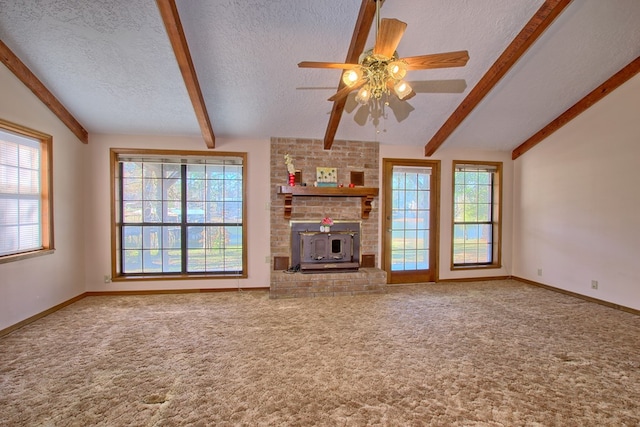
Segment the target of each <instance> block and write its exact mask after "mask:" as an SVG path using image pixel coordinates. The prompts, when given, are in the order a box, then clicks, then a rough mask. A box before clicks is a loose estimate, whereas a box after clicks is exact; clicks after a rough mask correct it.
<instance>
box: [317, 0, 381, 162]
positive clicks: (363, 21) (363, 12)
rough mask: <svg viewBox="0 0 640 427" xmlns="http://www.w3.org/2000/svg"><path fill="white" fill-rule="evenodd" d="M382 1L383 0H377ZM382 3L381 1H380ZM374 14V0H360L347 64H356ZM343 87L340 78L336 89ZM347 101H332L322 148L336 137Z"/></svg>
mask: <svg viewBox="0 0 640 427" xmlns="http://www.w3.org/2000/svg"><path fill="white" fill-rule="evenodd" d="M378 1H380V2H382V1H383V0H378ZM381 4H382V3H381ZM375 15H376V0H362V5H361V6H360V12H359V13H358V19H357V21H356V26H355V28H354V30H353V36H352V37H351V45H350V46H349V51H348V52H347V59H346V60H345V61H344V62H345V63H347V64H357V63H358V59H359V57H360V54H361V53H362V52H363V51H364V47H365V44H366V43H367V38H368V37H369V32H370V31H371V25H372V24H373V19H374V18H375ZM343 87H344V82H343V81H342V78H340V82H339V83H338V91H340V89H342V88H343ZM346 102H347V97H346V96H345V97H343V98H341V99H338V100H336V101H334V103H333V108H332V109H331V116H329V124H328V125H327V131H326V132H325V135H324V149H325V150H329V149H331V146H332V145H333V140H334V138H335V137H336V132H337V131H338V125H339V124H340V119H341V118H342V112H343V111H344V106H345V104H346Z"/></svg>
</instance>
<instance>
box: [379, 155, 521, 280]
mask: <svg viewBox="0 0 640 427" xmlns="http://www.w3.org/2000/svg"><path fill="white" fill-rule="evenodd" d="M384 158H402V159H423V160H424V159H426V157H424V146H423V145H421V146H419V147H413V146H411V147H410V146H397V145H384V144H382V145H380V159H381V162H380V163H382V159H384ZM429 160H440V181H441V186H440V248H439V254H438V257H439V261H438V278H439V280H446V279H464V278H469V277H495V276H509V275H510V274H511V230H512V212H511V203H512V200H513V189H512V177H513V172H512V167H511V166H512V161H511V153H510V152H503V151H481V150H459V149H455V150H454V149H445V148H441V149H440V150H438V151H437V152H436V153H435V154H434V155H433V156H432V157H429ZM454 160H484V161H491V162H502V163H503V166H502V167H503V175H504V176H503V186H504V188H503V189H502V190H503V191H502V199H503V200H502V206H503V217H502V267H501V268H491V269H486V270H468V271H452V270H451V236H452V227H453V219H452V218H453V217H452V215H453V213H452V212H453V188H452V185H453V184H452V181H453V170H452V168H453V161H454ZM381 167H382V165H381ZM380 177H381V178H380V179H382V169H381V170H380ZM380 217H381V218H382V215H380ZM380 221H382V219H380ZM380 229H381V230H382V224H380ZM380 243H382V241H380ZM379 252H380V251H379Z"/></svg>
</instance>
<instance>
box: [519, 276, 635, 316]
mask: <svg viewBox="0 0 640 427" xmlns="http://www.w3.org/2000/svg"><path fill="white" fill-rule="evenodd" d="M511 278H512V279H513V280H517V281H518V282H522V283H526V284H528V285H533V286H538V287H540V288H544V289H548V290H550V291H554V292H559V293H561V294H565V295H569V296H572V297H576V298H580V299H582V300H585V301H589V302H593V303H596V304H600V305H604V306H606V307H609V308H615V309H616V310H621V311H626V312H627V313H631V314H635V315H636V316H640V310H636V309H635V308H631V307H625V306H624V305H620V304H615V303H612V302H609V301H604V300H601V299H598V298H593V297H590V296H587V295H582V294H579V293H577V292H572V291H567V290H566V289H561V288H556V287H555V286H550V285H545V284H544V283H539V282H536V281H534V280H529V279H524V278H522V277H518V276H511Z"/></svg>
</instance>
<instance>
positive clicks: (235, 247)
mask: <svg viewBox="0 0 640 427" xmlns="http://www.w3.org/2000/svg"><path fill="white" fill-rule="evenodd" d="M145 153H146V154H144V155H143V156H142V157H141V156H133V155H131V154H124V153H121V154H116V163H117V165H116V166H117V174H116V176H117V177H121V178H117V179H116V182H118V184H119V185H118V187H119V188H118V192H117V194H116V203H117V204H118V206H117V208H116V210H115V211H116V212H117V222H118V224H117V229H118V230H119V232H118V233H116V234H117V236H116V240H117V244H116V247H117V248H118V249H117V254H116V257H115V259H116V262H117V264H118V265H116V266H115V267H116V268H115V270H116V274H115V276H114V277H118V276H128V277H135V276H145V277H148V276H172V275H178V276H185V275H189V276H191V275H206V276H207V277H211V276H212V275H219V276H221V277H227V276H234V277H236V276H242V277H246V267H245V266H246V244H245V241H246V239H245V235H246V233H245V225H244V220H243V219H244V217H245V202H244V201H245V197H244V194H245V185H244V182H245V169H246V161H245V159H246V156H245V155H244V154H242V153H240V154H238V153H226V154H222V155H221V154H216V155H210V154H207V155H193V154H192V155H187V156H179V157H178V156H177V155H174V156H168V155H166V154H163V155H161V156H158V155H154V154H153V152H152V151H147V152H145ZM118 201H119V202H118Z"/></svg>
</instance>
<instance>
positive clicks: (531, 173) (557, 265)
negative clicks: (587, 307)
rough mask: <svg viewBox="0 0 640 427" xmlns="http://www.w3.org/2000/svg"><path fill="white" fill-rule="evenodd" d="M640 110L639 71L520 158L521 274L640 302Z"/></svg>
mask: <svg viewBox="0 0 640 427" xmlns="http://www.w3.org/2000/svg"><path fill="white" fill-rule="evenodd" d="M639 112H640V75H637V76H635V77H634V78H633V79H631V80H629V81H628V82H626V83H625V84H624V85H622V86H620V87H619V88H618V89H616V90H615V91H614V92H612V93H611V94H609V95H608V96H607V97H605V98H604V99H602V100H601V101H599V102H598V103H597V104H595V105H594V106H592V107H591V108H590V109H589V110H587V111H585V112H584V113H582V114H581V115H580V116H578V117H577V118H576V119H574V120H573V121H572V122H570V123H569V124H567V125H566V126H564V127H563V128H561V129H560V130H558V131H557V132H555V133H554V134H552V135H551V136H549V137H548V138H547V139H546V140H545V141H543V142H542V143H540V144H538V145H537V146H536V147H534V148H533V149H532V150H530V151H529V152H527V153H525V154H524V155H523V156H522V157H520V158H518V159H517V160H516V161H515V165H514V174H515V185H514V188H515V189H516V190H515V198H514V245H513V253H514V255H513V274H514V275H515V276H518V277H522V278H525V279H529V280H533V281H536V282H540V283H543V284H547V285H550V286H555V287H558V288H561V289H565V290H568V291H572V292H577V293H579V294H583V295H586V296H590V297H594V298H598V299H601V300H604V301H608V302H612V303H615V304H620V305H623V306H626V307H631V308H635V309H640V258H639V257H640V223H639V220H640V173H639V171H640V115H639ZM538 269H542V275H538ZM592 280H597V281H598V289H597V290H594V289H592V288H591V281H592Z"/></svg>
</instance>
